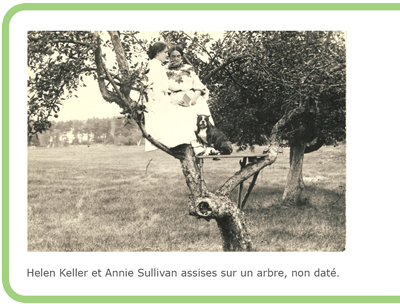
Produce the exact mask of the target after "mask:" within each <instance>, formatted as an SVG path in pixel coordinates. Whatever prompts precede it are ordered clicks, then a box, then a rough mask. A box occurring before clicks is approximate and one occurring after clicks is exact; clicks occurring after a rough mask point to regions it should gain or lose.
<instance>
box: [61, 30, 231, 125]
mask: <svg viewBox="0 0 400 304" xmlns="http://www.w3.org/2000/svg"><path fill="white" fill-rule="evenodd" d="M158 33H159V32H158V31H147V32H141V33H139V34H138V37H139V38H143V39H151V38H152V37H157V36H158ZM208 33H210V35H211V36H212V37H213V38H214V39H218V38H221V37H222V35H223V32H217V31H214V32H212V31H210V32H208ZM189 34H190V32H189ZM112 55H113V54H111V53H108V54H107V58H108V62H109V63H110V62H111V63H112V62H113V60H112ZM84 79H85V85H86V87H80V88H79V89H78V91H77V92H76V95H77V96H78V97H77V98H76V97H72V98H70V99H67V100H65V101H64V104H63V106H62V107H61V109H60V112H59V113H58V118H57V119H56V121H68V120H75V119H77V120H86V119H88V118H93V117H98V118H106V117H114V116H119V115H120V114H119V113H120V112H121V111H122V110H121V108H120V107H118V106H117V105H116V104H115V103H112V104H110V103H108V102H107V101H105V100H104V99H103V98H102V96H101V93H100V91H99V88H98V85H97V82H96V81H94V79H93V76H91V77H85V78H84Z"/></svg>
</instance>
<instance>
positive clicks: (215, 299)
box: [2, 3, 400, 303]
mask: <svg viewBox="0 0 400 304" xmlns="http://www.w3.org/2000/svg"><path fill="white" fill-rule="evenodd" d="M37 10H41V11H48V10H72V11H77V10H98V11H101V10H109V11H116V10H136V11H137V10H176V11H177V10H225V11H227V10H229V11H234V10H241V11H245V10H246V11H248V10H341V11H343V10H359V11H370V10H374V11H379V10H400V3H382V4H379V3H24V4H18V5H16V6H14V7H12V8H11V9H10V10H9V11H8V12H7V13H6V15H5V16H4V19H3V25H2V34H3V36H2V37H3V38H2V51H3V56H2V63H3V70H2V73H3V74H2V76H3V81H2V92H3V93H2V98H3V102H2V110H3V113H2V128H3V129H2V136H3V137H2V152H3V154H2V165H3V172H2V212H3V213H2V236H3V238H2V240H3V244H2V245H3V246H2V266H3V271H2V282H3V287H4V290H5V292H6V293H7V294H8V296H9V297H10V298H12V299H13V300H15V301H18V302H22V303H400V296H23V295H20V294H17V293H16V292H15V291H14V290H13V289H12V288H11V285H10V281H9V278H10V277H9V274H10V273H9V272H10V268H9V240H10V239H9V237H10V236H9V169H10V168H9V78H8V76H9V71H10V70H9V69H10V66H9V38H10V37H9V27H10V21H11V19H12V17H13V16H14V15H15V14H17V13H18V12H20V11H37Z"/></svg>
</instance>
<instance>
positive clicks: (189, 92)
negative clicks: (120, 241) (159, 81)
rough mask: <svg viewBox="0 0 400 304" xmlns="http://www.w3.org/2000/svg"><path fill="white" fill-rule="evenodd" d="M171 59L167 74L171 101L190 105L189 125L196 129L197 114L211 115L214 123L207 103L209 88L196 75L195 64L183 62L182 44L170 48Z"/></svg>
mask: <svg viewBox="0 0 400 304" xmlns="http://www.w3.org/2000/svg"><path fill="white" fill-rule="evenodd" d="M169 59H170V63H169V65H168V71H167V75H168V79H169V90H170V91H171V95H170V96H171V102H172V103H173V104H177V105H183V106H185V105H186V106H188V107H190V111H191V112H192V118H190V122H189V127H190V126H192V128H194V130H196V129H197V126H196V122H197V115H209V116H210V121H211V123H214V122H213V120H212V117H211V113H210V109H209V107H208V104H207V99H208V90H207V88H206V86H205V85H204V84H203V83H202V82H201V81H200V79H199V77H198V76H197V75H196V73H195V71H194V68H193V66H191V65H189V64H184V63H183V49H182V48H181V47H180V46H174V47H172V48H170V49H169ZM185 95H186V96H185ZM185 97H186V100H187V101H186V102H185V100H184V99H185ZM187 97H188V98H187ZM189 98H190V101H189ZM188 120H189V119H188Z"/></svg>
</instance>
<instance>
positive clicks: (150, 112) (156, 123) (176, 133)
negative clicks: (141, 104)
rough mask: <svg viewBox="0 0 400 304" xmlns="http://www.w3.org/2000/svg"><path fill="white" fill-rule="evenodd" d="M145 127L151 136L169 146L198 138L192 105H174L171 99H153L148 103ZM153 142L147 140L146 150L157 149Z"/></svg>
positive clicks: (186, 142) (188, 142)
mask: <svg viewBox="0 0 400 304" xmlns="http://www.w3.org/2000/svg"><path fill="white" fill-rule="evenodd" d="M146 110H147V113H146V112H145V114H144V116H145V128H146V131H147V133H148V134H149V135H151V137H153V138H154V139H155V140H157V141H159V142H161V143H162V144H164V145H165V146H167V147H168V148H173V147H176V146H178V145H181V144H190V142H191V141H192V140H194V139H195V138H196V135H195V133H194V131H195V129H194V127H193V125H195V124H196V121H193V120H194V119H195V118H194V114H193V110H192V109H191V108H190V107H182V106H178V105H173V104H172V103H170V102H169V101H165V100H162V101H155V100H151V101H150V102H148V103H147V104H146ZM156 149H157V147H155V146H154V145H153V144H151V143H150V142H149V141H147V140H146V143H145V151H153V150H156Z"/></svg>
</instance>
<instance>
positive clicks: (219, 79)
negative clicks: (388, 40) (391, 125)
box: [28, 31, 346, 146]
mask: <svg viewBox="0 0 400 304" xmlns="http://www.w3.org/2000/svg"><path fill="white" fill-rule="evenodd" d="M137 34H138V32H135V31H124V32H114V34H113V35H114V36H115V37H114V38H112V35H111V34H110V36H111V38H112V39H116V38H118V39H120V41H121V45H122V49H121V50H115V49H114V52H115V54H116V56H117V57H118V56H120V57H121V56H122V57H123V60H120V61H118V60H115V59H114V58H111V59H109V61H107V58H108V57H107V56H109V55H108V54H110V52H103V51H102V52H101V60H104V61H107V63H108V65H107V69H108V71H107V72H108V73H109V74H110V77H112V78H113V82H114V84H112V83H111V82H110V81H109V82H108V84H105V85H104V86H103V87H104V90H107V92H106V93H104V90H103V91H102V94H103V97H104V98H105V99H106V100H107V101H109V102H116V103H118V104H119V105H120V106H121V107H122V108H123V111H124V112H123V113H125V114H127V116H128V117H133V116H132V115H131V113H132V112H133V111H134V110H135V109H137V107H138V106H140V102H139V103H137V102H135V101H132V100H131V99H130V91H131V89H135V90H137V91H139V92H140V93H139V94H138V100H139V99H140V96H143V92H144V86H143V74H144V73H145V70H146V60H147V55H146V54H145V51H147V50H148V48H149V45H150V44H152V43H153V42H155V41H159V40H163V41H166V42H168V43H169V44H179V45H181V46H182V47H183V48H184V49H185V57H186V59H187V61H188V63H189V64H191V65H193V67H194V68H195V70H196V73H197V74H198V75H199V76H200V78H201V79H202V80H203V81H204V82H205V83H206V84H207V86H208V88H209V90H210V97H211V98H210V106H211V111H212V113H213V117H214V121H215V122H216V124H217V126H218V127H219V128H221V129H222V130H223V131H224V132H226V133H227V134H228V136H229V137H230V139H231V140H232V141H233V142H236V143H237V144H239V145H244V146H253V145H257V144H265V143H266V142H267V141H268V135H269V134H270V132H271V129H272V127H273V126H274V125H275V123H276V122H277V121H278V120H279V119H280V118H281V117H282V116H283V115H285V114H287V113H288V112H290V111H291V110H293V109H295V108H297V107H304V108H305V111H304V115H303V116H301V117H300V116H299V117H298V118H296V119H294V120H293V121H292V123H291V124H290V125H288V126H287V128H286V135H285V139H286V140H287V142H288V144H289V145H290V144H293V143H295V142H296V141H298V140H300V141H305V142H308V143H309V142H311V141H312V140H314V141H315V138H317V137H318V140H319V142H321V141H322V142H323V143H324V144H335V143H336V142H337V141H341V140H344V139H345V114H346V108H345V100H346V99H345V95H346V86H345V82H346V56H345V49H346V48H345V37H344V33H343V32H323V31H318V32H299V31H296V32H294V31H292V32H291V31H274V32H271V31H262V32H260V31H243V32H233V31H231V32H225V34H224V36H223V38H221V39H218V40H214V39H213V38H212V37H211V35H210V34H209V33H202V32H194V33H192V34H191V35H189V34H187V33H186V32H182V31H164V32H160V36H159V37H156V38H153V39H152V40H146V39H139V38H137ZM116 36H118V37H116ZM101 37H103V36H101ZM100 40H101V39H100ZM100 47H103V48H104V49H112V47H113V44H112V43H111V41H110V40H109V39H105V40H104V41H103V40H101V43H100V44H99V43H98V42H96V36H95V35H94V34H93V33H91V32H29V33H28V69H29V71H30V73H31V74H32V75H33V76H31V77H30V78H29V80H28V88H29V91H28V92H29V98H28V133H29V134H30V135H32V134H35V133H37V132H41V131H43V130H45V129H46V128H48V127H49V126H50V122H49V120H50V118H51V117H52V116H54V117H57V112H58V111H59V107H60V105H61V104H62V102H64V100H65V99H68V98H69V97H71V96H72V95H73V94H74V92H75V91H76V89H77V88H78V87H79V85H84V77H86V76H90V75H93V76H94V77H95V78H96V79H98V80H99V83H100V84H101V81H103V79H104V77H105V74H106V71H105V70H104V68H103V67H102V65H101V62H100V63H99V59H98V58H97V61H96V56H95V50H96V48H97V49H99V48H100ZM113 60H115V61H118V62H119V63H120V62H124V61H126V62H127V63H128V65H127V66H122V65H121V64H117V62H113ZM99 66H100V68H99ZM111 84H112V85H111ZM101 87H102V86H100V88H101ZM116 88H117V89H119V90H120V91H121V93H122V95H118V94H117V92H116ZM121 98H125V99H126V102H125V103H120V100H121ZM132 110H133V111H132Z"/></svg>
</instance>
